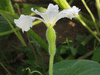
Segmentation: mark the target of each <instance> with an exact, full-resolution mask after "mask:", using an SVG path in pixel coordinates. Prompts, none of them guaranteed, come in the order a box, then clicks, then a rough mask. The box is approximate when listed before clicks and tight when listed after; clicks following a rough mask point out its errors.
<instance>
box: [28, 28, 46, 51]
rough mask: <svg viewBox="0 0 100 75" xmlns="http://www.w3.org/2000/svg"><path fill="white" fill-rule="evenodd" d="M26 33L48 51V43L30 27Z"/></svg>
mask: <svg viewBox="0 0 100 75" xmlns="http://www.w3.org/2000/svg"><path fill="white" fill-rule="evenodd" d="M28 33H29V34H30V35H31V36H32V37H33V38H34V39H35V40H36V41H37V42H38V43H39V44H40V45H41V46H42V47H43V48H44V49H45V50H46V51H47V52H48V45H47V44H46V43H45V42H44V41H43V40H42V39H41V38H40V37H39V36H38V35H37V34H36V33H35V32H34V31H33V30H32V29H30V30H29V31H28Z"/></svg>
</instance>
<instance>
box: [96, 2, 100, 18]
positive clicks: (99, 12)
mask: <svg viewBox="0 0 100 75" xmlns="http://www.w3.org/2000/svg"><path fill="white" fill-rule="evenodd" d="M95 1H96V6H97V10H98V16H99V20H100V0H95Z"/></svg>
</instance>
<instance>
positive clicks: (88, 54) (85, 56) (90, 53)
mask: <svg viewBox="0 0 100 75" xmlns="http://www.w3.org/2000/svg"><path fill="white" fill-rule="evenodd" d="M93 52H94V51H93V50H92V51H90V52H88V53H87V54H85V55H83V56H81V57H79V58H78V59H77V60H79V59H84V58H87V57H88V56H90V55H92V54H93Z"/></svg>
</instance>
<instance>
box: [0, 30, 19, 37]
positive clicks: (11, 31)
mask: <svg viewBox="0 0 100 75" xmlns="http://www.w3.org/2000/svg"><path fill="white" fill-rule="evenodd" d="M15 30H16V31H17V30H20V28H15ZM13 32H14V31H13V30H9V31H7V32H2V33H0V36H3V35H7V34H10V33H13Z"/></svg>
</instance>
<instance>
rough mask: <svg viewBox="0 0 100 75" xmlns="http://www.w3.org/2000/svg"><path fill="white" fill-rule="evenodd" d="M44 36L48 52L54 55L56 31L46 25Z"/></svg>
mask: <svg viewBox="0 0 100 75" xmlns="http://www.w3.org/2000/svg"><path fill="white" fill-rule="evenodd" d="M46 38H47V41H48V43H49V54H50V55H55V53H56V44H55V41H56V33H55V30H54V29H53V28H52V27H48V29H47V31H46Z"/></svg>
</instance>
